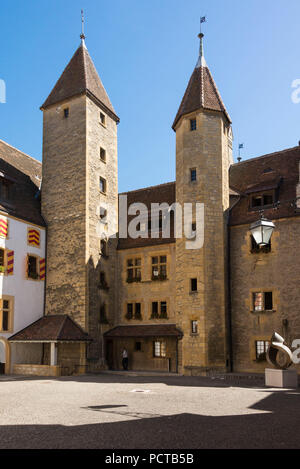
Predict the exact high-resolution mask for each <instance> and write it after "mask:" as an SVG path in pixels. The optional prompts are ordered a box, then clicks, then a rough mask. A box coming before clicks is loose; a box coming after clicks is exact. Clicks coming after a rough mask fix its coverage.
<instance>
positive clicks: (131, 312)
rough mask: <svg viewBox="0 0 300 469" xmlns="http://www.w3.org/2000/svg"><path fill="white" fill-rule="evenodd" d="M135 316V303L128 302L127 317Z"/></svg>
mask: <svg viewBox="0 0 300 469" xmlns="http://www.w3.org/2000/svg"><path fill="white" fill-rule="evenodd" d="M132 318H133V303H127V312H126V319H132Z"/></svg>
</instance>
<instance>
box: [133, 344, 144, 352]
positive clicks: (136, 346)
mask: <svg viewBox="0 0 300 469" xmlns="http://www.w3.org/2000/svg"><path fill="white" fill-rule="evenodd" d="M134 349H135V351H136V352H141V351H142V342H136V343H135V346H134Z"/></svg>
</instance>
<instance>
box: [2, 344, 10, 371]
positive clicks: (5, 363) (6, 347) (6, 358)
mask: <svg viewBox="0 0 300 469" xmlns="http://www.w3.org/2000/svg"><path fill="white" fill-rule="evenodd" d="M9 372H10V344H9V342H8V341H7V339H5V338H4V337H0V374H8V373H9Z"/></svg>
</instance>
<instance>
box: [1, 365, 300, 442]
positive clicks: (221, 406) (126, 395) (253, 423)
mask: <svg viewBox="0 0 300 469" xmlns="http://www.w3.org/2000/svg"><path fill="white" fill-rule="evenodd" d="M299 430H300V390H288V389H270V388H265V387H264V385H263V380H262V379H256V378H255V377H253V379H239V378H238V377H234V376H233V377H231V379H227V378H220V377H218V378H217V377H215V378H208V377H207V378H204V377H183V376H154V375H153V376H140V375H138V374H136V375H135V374H132V373H131V374H128V375H124V374H109V373H105V374H104V373H103V374H98V375H85V376H81V377H64V378H59V379H52V378H29V377H26V378H25V377H13V376H2V377H0V448H1V449H3V448H57V449H61V448H100V449H102V448H105V449H112V448H113V449H133V448H134V449H144V448H145V449H150V448H151V449H198V448H199V449H201V448H300V431H299Z"/></svg>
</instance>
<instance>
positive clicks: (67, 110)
mask: <svg viewBox="0 0 300 469" xmlns="http://www.w3.org/2000/svg"><path fill="white" fill-rule="evenodd" d="M68 117H69V108H68V107H66V108H65V109H64V118H65V119H67V118H68Z"/></svg>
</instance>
